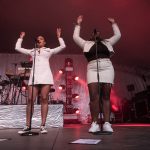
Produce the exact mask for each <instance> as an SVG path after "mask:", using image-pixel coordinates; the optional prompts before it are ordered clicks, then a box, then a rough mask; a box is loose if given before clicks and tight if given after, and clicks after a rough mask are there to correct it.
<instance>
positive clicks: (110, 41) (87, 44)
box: [73, 23, 121, 54]
mask: <svg viewBox="0 0 150 150" xmlns="http://www.w3.org/2000/svg"><path fill="white" fill-rule="evenodd" d="M112 28H113V32H114V35H113V36H112V37H111V38H109V39H104V40H103V41H101V42H102V43H103V44H104V45H105V46H107V48H108V50H109V52H110V53H111V54H112V53H114V50H113V47H112V46H113V45H114V44H115V43H116V42H117V41H118V40H119V39H120V37H121V33H120V30H119V28H118V26H117V24H116V23H113V24H112ZM80 29H81V27H80V26H79V25H76V26H75V29H74V33H73V39H74V41H75V43H76V44H77V45H78V46H80V47H81V48H82V49H83V52H88V51H89V50H90V48H91V47H92V46H93V45H94V43H95V42H94V41H86V40H84V39H82V38H81V37H80Z"/></svg>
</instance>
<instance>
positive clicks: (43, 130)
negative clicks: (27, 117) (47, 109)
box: [40, 126, 48, 134]
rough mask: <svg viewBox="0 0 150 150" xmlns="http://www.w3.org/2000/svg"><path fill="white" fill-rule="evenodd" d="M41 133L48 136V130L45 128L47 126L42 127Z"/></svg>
mask: <svg viewBox="0 0 150 150" xmlns="http://www.w3.org/2000/svg"><path fill="white" fill-rule="evenodd" d="M40 132H41V133H42V134H47V132H48V131H47V130H46V128H45V126H41V127H40Z"/></svg>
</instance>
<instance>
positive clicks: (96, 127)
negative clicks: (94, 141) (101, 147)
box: [89, 122, 100, 133]
mask: <svg viewBox="0 0 150 150" xmlns="http://www.w3.org/2000/svg"><path fill="white" fill-rule="evenodd" d="M98 131H100V128H99V125H98V124H97V122H92V124H91V127H90V129H89V132H90V133H94V132H98Z"/></svg>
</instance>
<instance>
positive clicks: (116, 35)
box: [107, 23, 121, 45]
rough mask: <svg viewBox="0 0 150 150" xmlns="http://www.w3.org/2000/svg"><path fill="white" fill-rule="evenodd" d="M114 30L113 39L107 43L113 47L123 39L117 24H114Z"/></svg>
mask: <svg viewBox="0 0 150 150" xmlns="http://www.w3.org/2000/svg"><path fill="white" fill-rule="evenodd" d="M112 28H113V32H114V35H113V36H112V37H111V38H109V39H107V41H109V42H110V44H111V45H114V44H115V43H116V42H117V41H118V40H119V39H120V38H121V33H120V30H119V27H118V25H117V24H116V23H113V24H112Z"/></svg>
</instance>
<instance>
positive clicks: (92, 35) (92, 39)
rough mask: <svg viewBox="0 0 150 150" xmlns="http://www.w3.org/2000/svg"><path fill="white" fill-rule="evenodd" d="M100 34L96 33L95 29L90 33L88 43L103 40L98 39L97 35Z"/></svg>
mask: <svg viewBox="0 0 150 150" xmlns="http://www.w3.org/2000/svg"><path fill="white" fill-rule="evenodd" d="M99 33H100V32H99V31H97V30H96V29H94V30H93V31H92V34H91V38H90V41H95V40H96V41H99V42H100V41H102V40H103V39H102V38H101V37H100V34H99Z"/></svg>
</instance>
